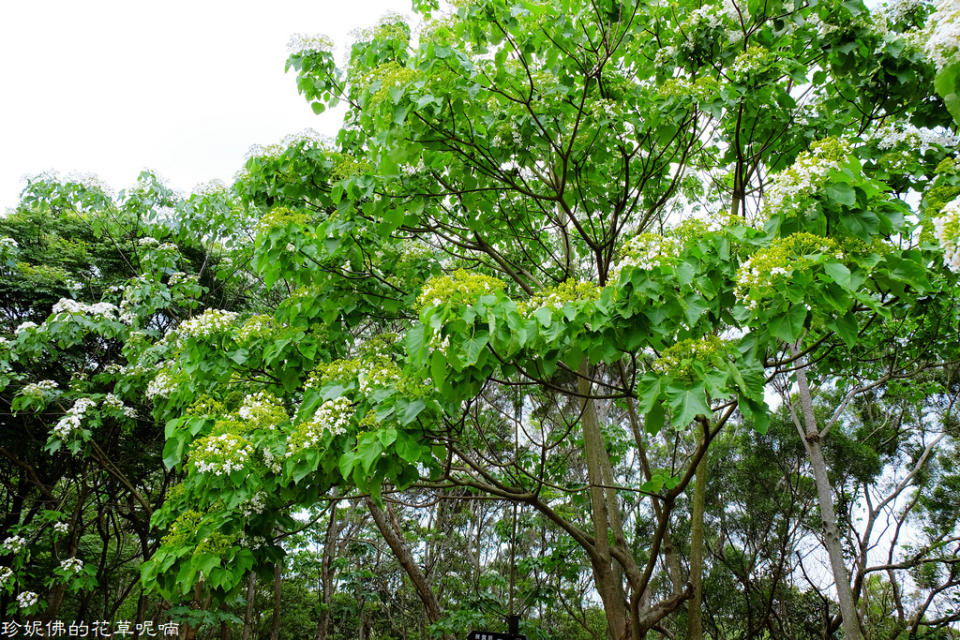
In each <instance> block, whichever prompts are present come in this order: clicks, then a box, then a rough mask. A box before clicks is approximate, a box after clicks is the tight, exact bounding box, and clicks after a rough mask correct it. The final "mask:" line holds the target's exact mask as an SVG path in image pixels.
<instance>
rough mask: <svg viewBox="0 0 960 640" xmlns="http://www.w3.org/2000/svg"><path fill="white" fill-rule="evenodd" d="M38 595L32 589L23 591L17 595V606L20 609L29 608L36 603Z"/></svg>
mask: <svg viewBox="0 0 960 640" xmlns="http://www.w3.org/2000/svg"><path fill="white" fill-rule="evenodd" d="M38 600H39V597H38V596H37V594H35V593H34V592H33V591H24V592H23V593H20V594H18V595H17V606H18V607H20V608H21V609H29V608H30V607H32V606H34V605H36V604H37V601H38Z"/></svg>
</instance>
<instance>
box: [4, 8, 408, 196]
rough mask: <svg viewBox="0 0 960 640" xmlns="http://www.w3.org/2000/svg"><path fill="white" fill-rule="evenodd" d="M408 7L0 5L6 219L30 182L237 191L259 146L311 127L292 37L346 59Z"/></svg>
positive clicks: (318, 120)
mask: <svg viewBox="0 0 960 640" xmlns="http://www.w3.org/2000/svg"><path fill="white" fill-rule="evenodd" d="M409 10H410V1H409V0H346V1H343V0H310V1H307V0H273V1H272V2H269V3H268V2H264V1H263V0H259V1H256V2H253V1H250V0H192V1H188V0H165V1H164V2H145V1H143V0H86V1H83V2H78V1H77V0H30V1H28V2H16V1H13V0H2V2H0V61H2V62H0V95H2V98H0V211H4V210H6V209H8V208H11V207H13V206H14V205H15V204H16V203H17V200H18V194H19V192H20V189H21V188H22V187H23V182H22V178H23V176H24V175H32V174H36V173H39V172H41V171H44V170H48V169H53V170H56V171H60V172H62V173H69V172H73V171H79V172H89V173H95V174H97V175H99V176H100V178H101V179H103V180H104V181H105V182H107V183H108V184H110V185H111V186H112V187H114V188H115V189H117V190H119V189H122V188H124V187H126V186H130V185H131V184H133V182H134V180H135V179H136V176H137V174H138V173H139V172H140V170H141V169H143V168H151V169H154V170H155V171H157V172H158V173H159V174H160V175H161V176H163V177H165V178H166V179H167V181H168V184H170V186H172V187H174V188H176V189H181V190H184V191H186V190H189V189H191V188H192V187H193V186H194V185H196V184H197V183H200V182H206V181H207V180H211V179H214V178H219V179H221V180H224V181H227V182H229V181H230V180H231V178H232V176H233V174H234V173H235V172H236V171H237V170H238V169H239V168H240V167H241V166H242V164H243V158H244V155H245V153H246V151H247V149H248V148H249V147H250V145H252V144H254V143H261V144H269V143H273V142H278V141H279V140H280V139H281V138H282V137H283V136H284V135H286V134H288V133H293V132H295V131H300V130H302V129H304V128H307V127H312V128H314V129H317V130H318V131H321V132H324V133H327V134H333V133H335V132H336V130H337V125H338V121H339V115H333V114H330V113H325V114H323V115H321V116H315V115H314V114H313V112H312V111H311V110H310V107H309V106H308V105H307V103H306V102H305V101H304V100H303V98H301V96H300V95H299V94H298V93H297V89H296V83H295V76H294V74H293V72H290V73H288V74H284V72H283V66H284V62H285V60H286V45H287V41H288V39H289V37H290V36H291V35H292V34H293V33H296V32H303V33H323V34H326V35H328V36H330V37H331V38H333V40H334V42H335V43H336V44H337V46H338V48H339V49H340V52H339V53H338V59H341V58H342V56H343V55H345V51H346V46H347V44H348V43H349V42H350V41H352V38H351V36H350V35H349V34H350V32H351V31H353V30H355V29H358V28H362V27H367V26H370V25H372V24H374V23H375V22H376V21H377V20H378V19H379V18H380V17H381V16H382V15H383V14H385V13H387V12H390V11H394V12H398V13H408V12H409Z"/></svg>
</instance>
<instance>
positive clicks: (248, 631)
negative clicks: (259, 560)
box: [241, 571, 257, 640]
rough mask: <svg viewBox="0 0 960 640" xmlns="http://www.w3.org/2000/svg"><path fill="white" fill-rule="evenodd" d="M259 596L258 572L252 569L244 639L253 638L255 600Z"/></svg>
mask: <svg viewBox="0 0 960 640" xmlns="http://www.w3.org/2000/svg"><path fill="white" fill-rule="evenodd" d="M256 597H257V572H256V571H251V572H250V577H249V578H247V607H246V609H244V612H243V635H242V636H241V637H242V640H251V637H252V635H253V610H254V606H255V603H254V600H255V599H256Z"/></svg>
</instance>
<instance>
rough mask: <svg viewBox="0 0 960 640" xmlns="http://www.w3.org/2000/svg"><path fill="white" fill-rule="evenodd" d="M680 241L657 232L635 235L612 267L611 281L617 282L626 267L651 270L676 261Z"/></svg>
mask: <svg viewBox="0 0 960 640" xmlns="http://www.w3.org/2000/svg"><path fill="white" fill-rule="evenodd" d="M679 251H680V243H678V242H677V241H676V239H674V238H671V237H669V236H662V235H659V234H656V233H641V234H638V235H635V236H633V237H632V238H630V239H629V240H627V243H626V244H625V245H624V246H623V250H622V251H621V257H620V261H619V262H617V264H616V265H614V267H613V268H612V269H610V281H611V282H616V281H617V280H619V279H620V274H621V273H622V272H623V270H624V269H627V268H630V267H633V268H636V269H641V270H643V271H650V270H652V269H655V268H656V267H660V266H664V265H670V264H673V263H674V262H675V261H676V258H677V254H678V253H679Z"/></svg>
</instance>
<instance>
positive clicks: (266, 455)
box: [263, 448, 283, 473]
mask: <svg viewBox="0 0 960 640" xmlns="http://www.w3.org/2000/svg"><path fill="white" fill-rule="evenodd" d="M263 464H265V465H266V466H267V468H268V469H270V471H272V472H273V473H280V472H281V471H283V465H282V464H280V460H278V459H277V456H275V455H274V454H273V451H271V450H270V449H269V448H267V449H264V450H263Z"/></svg>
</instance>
